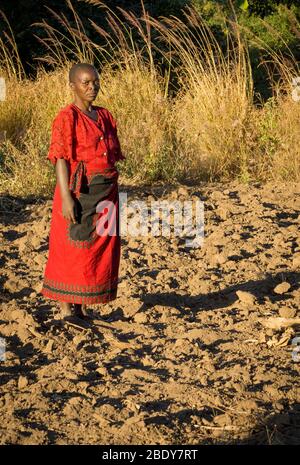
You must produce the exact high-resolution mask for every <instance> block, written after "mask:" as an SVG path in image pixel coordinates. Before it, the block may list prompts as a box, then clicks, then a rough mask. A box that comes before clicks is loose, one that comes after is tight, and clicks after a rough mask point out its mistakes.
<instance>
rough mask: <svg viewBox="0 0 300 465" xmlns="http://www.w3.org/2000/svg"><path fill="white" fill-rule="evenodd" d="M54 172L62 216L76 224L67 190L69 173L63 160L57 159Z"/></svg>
mask: <svg viewBox="0 0 300 465" xmlns="http://www.w3.org/2000/svg"><path fill="white" fill-rule="evenodd" d="M55 171H56V179H57V182H58V184H59V188H60V194H61V198H62V214H63V216H64V217H65V218H66V219H67V220H70V221H72V222H73V223H77V221H76V205H75V202H74V199H73V198H72V195H71V192H70V190H69V173H68V167H67V162H66V160H65V159H64V158H59V159H57V161H56V165H55Z"/></svg>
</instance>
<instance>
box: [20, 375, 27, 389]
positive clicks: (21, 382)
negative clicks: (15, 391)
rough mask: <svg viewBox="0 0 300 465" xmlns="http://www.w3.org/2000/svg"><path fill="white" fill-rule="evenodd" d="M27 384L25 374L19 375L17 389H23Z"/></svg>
mask: <svg viewBox="0 0 300 465" xmlns="http://www.w3.org/2000/svg"><path fill="white" fill-rule="evenodd" d="M27 385H28V379H27V378H26V376H19V379H18V388H19V389H23V388H24V387H26V386H27Z"/></svg>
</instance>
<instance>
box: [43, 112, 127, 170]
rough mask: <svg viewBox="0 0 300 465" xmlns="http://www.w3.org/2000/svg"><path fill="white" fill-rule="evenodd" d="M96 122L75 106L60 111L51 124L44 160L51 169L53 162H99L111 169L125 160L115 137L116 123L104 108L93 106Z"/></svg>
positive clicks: (116, 135) (116, 136)
mask: <svg viewBox="0 0 300 465" xmlns="http://www.w3.org/2000/svg"><path fill="white" fill-rule="evenodd" d="M93 108H94V109H95V110H96V111H97V114H98V121H97V122H96V121H94V120H92V118H90V117H89V116H87V115H86V114H85V113H84V112H82V111H81V110H80V109H79V108H78V107H77V106H76V105H75V104H73V103H71V104H69V105H67V106H66V107H64V108H62V109H61V110H60V111H59V113H58V114H57V116H56V117H55V118H54V120H53V123H52V134H51V142H50V148H49V152H48V155H47V159H49V160H50V161H51V163H52V164H53V165H55V164H56V160H57V158H64V159H66V160H68V161H69V163H71V164H72V163H73V162H76V161H80V160H83V161H90V160H93V159H95V158H98V159H99V158H100V159H102V160H103V163H104V165H108V166H109V165H110V166H112V165H114V164H115V162H117V161H119V160H125V157H124V155H123V154H122V151H121V147H120V142H119V139H118V134H117V123H116V120H115V119H114V118H113V116H112V114H111V113H110V112H109V110H107V109H106V108H103V107H100V106H97V105H93Z"/></svg>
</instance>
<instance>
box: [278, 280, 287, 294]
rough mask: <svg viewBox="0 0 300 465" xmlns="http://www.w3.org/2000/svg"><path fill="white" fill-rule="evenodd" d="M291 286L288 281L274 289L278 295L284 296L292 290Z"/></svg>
mask: <svg viewBox="0 0 300 465" xmlns="http://www.w3.org/2000/svg"><path fill="white" fill-rule="evenodd" d="M290 287H291V285H290V284H289V283H287V282H286V281H284V282H282V283H280V284H278V285H277V286H276V287H274V292H275V293H276V294H284V293H285V292H287V291H288V290H289V289H290Z"/></svg>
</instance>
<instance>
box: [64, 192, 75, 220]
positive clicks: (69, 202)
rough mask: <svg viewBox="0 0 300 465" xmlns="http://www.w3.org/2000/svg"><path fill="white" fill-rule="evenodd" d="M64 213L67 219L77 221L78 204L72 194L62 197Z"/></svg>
mask: <svg viewBox="0 0 300 465" xmlns="http://www.w3.org/2000/svg"><path fill="white" fill-rule="evenodd" d="M62 214H63V216H64V218H66V220H69V221H72V223H77V221H76V204H75V201H74V199H73V198H72V196H71V194H69V195H66V196H64V197H63V198H62Z"/></svg>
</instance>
